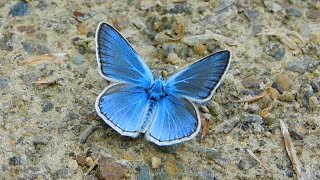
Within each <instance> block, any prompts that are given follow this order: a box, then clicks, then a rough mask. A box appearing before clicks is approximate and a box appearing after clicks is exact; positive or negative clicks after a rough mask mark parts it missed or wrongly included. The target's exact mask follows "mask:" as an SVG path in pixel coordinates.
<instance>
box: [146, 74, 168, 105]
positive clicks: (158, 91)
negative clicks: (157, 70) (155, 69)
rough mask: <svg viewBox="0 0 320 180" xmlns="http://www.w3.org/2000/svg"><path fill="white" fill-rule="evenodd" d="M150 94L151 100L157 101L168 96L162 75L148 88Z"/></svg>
mask: <svg viewBox="0 0 320 180" xmlns="http://www.w3.org/2000/svg"><path fill="white" fill-rule="evenodd" d="M148 94H149V99H150V100H156V101H159V100H161V99H162V98H163V97H165V96H166V94H167V93H166V92H165V90H164V81H163V78H162V77H161V76H160V77H159V78H158V79H156V80H155V81H154V82H153V84H152V86H151V87H150V89H149V90H148Z"/></svg>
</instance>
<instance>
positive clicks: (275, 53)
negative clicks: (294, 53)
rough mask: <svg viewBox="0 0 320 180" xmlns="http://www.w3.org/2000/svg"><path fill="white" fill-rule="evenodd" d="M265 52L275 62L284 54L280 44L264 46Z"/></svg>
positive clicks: (284, 51) (284, 50)
mask: <svg viewBox="0 0 320 180" xmlns="http://www.w3.org/2000/svg"><path fill="white" fill-rule="evenodd" d="M265 49H266V52H267V54H268V55H269V56H272V57H273V58H274V59H275V60H277V61H280V60H281V59H283V57H284V55H285V54H286V49H285V48H284V47H283V45H282V44H280V43H269V44H267V45H266V48H265Z"/></svg>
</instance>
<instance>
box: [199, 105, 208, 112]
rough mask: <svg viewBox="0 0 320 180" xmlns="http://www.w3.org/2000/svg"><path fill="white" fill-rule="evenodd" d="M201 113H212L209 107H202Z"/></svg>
mask: <svg viewBox="0 0 320 180" xmlns="http://www.w3.org/2000/svg"><path fill="white" fill-rule="evenodd" d="M200 109H201V111H202V112H204V113H210V111H209V109H208V107H207V106H201V107H200Z"/></svg>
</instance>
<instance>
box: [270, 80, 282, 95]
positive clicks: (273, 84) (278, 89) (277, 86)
mask: <svg viewBox="0 0 320 180" xmlns="http://www.w3.org/2000/svg"><path fill="white" fill-rule="evenodd" d="M271 87H272V88H274V89H276V90H277V91H278V92H279V93H280V94H282V93H283V90H282V89H281V87H280V86H279V83H277V82H274V83H272V85H271Z"/></svg>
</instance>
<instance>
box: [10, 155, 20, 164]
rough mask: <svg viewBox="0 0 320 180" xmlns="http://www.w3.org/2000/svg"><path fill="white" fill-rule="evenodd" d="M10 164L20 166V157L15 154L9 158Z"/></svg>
mask: <svg viewBox="0 0 320 180" xmlns="http://www.w3.org/2000/svg"><path fill="white" fill-rule="evenodd" d="M9 165H11V166H18V165H20V158H19V157H17V156H13V157H11V158H10V159H9Z"/></svg>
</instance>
